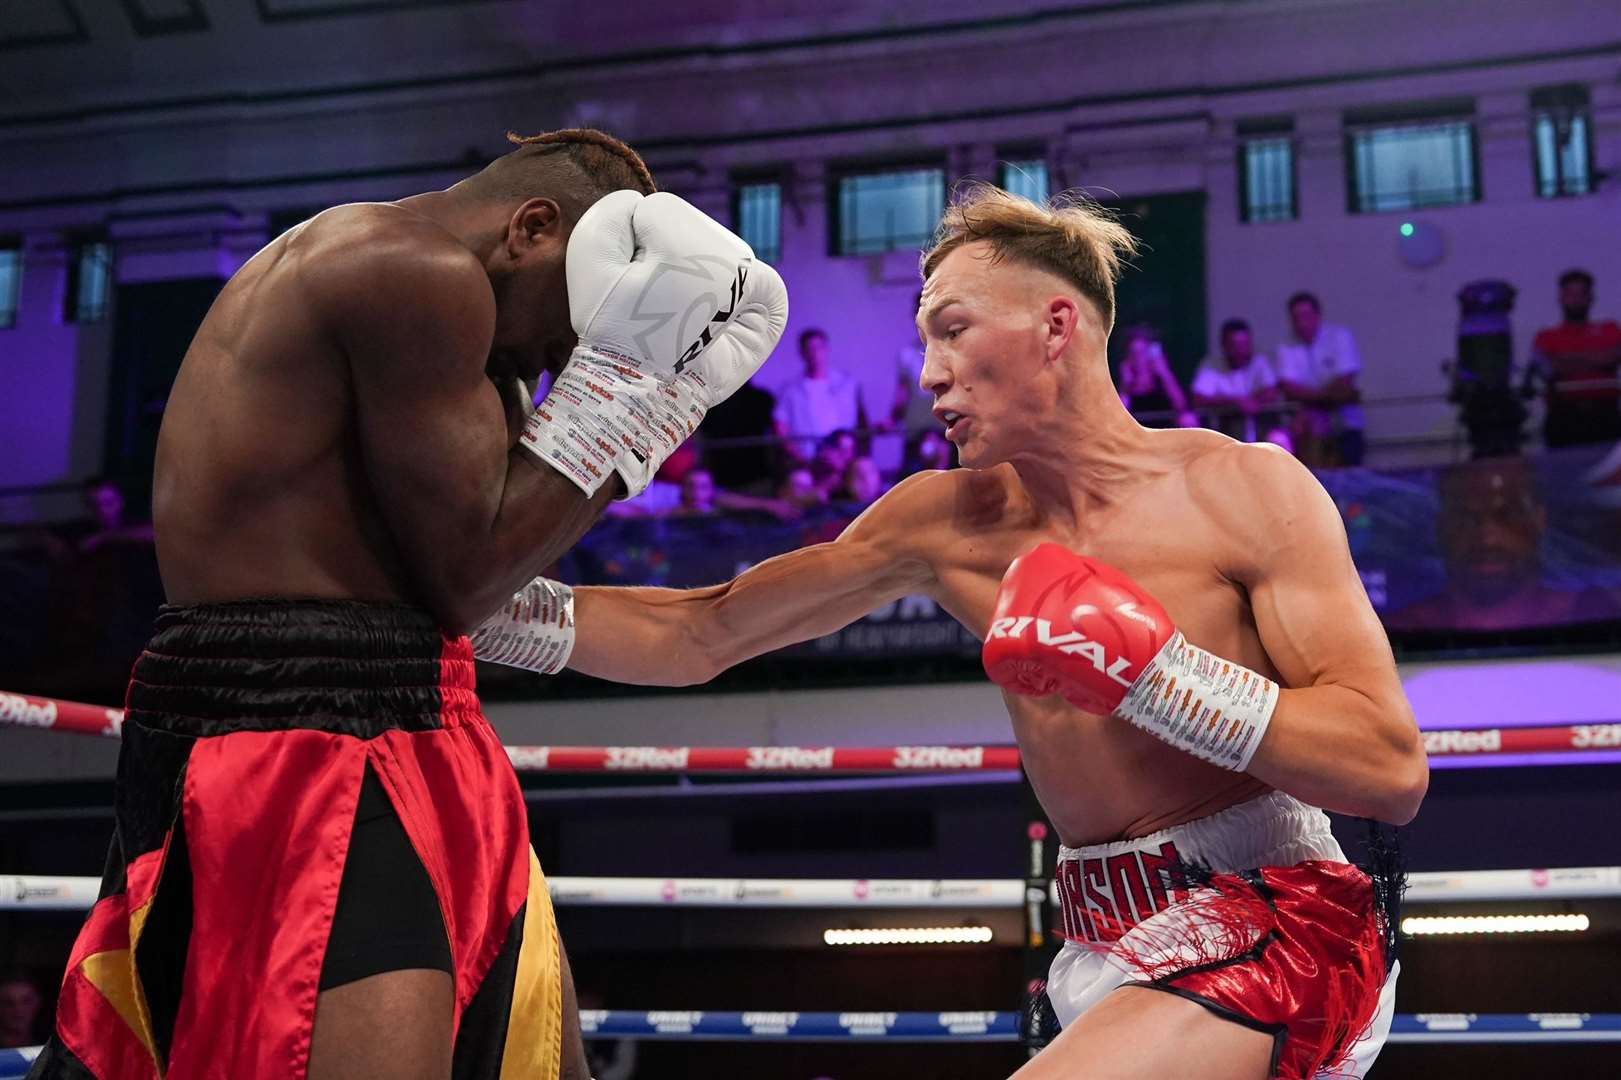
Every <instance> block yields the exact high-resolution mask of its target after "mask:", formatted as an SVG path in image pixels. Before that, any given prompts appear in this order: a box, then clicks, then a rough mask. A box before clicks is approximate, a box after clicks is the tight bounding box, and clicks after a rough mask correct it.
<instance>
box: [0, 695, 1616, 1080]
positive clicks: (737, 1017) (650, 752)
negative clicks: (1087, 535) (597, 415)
mask: <svg viewBox="0 0 1621 1080" xmlns="http://www.w3.org/2000/svg"><path fill="white" fill-rule="evenodd" d="M123 719H124V715H123V712H122V710H119V709H113V708H106V707H102V706H95V705H86V704H82V703H79V702H70V701H60V700H56V699H52V698H42V697H35V696H32V695H24V694H11V693H4V692H0V726H4V725H11V726H18V727H35V728H42V729H50V730H59V731H69V732H74V733H79V734H90V735H101V736H110V737H114V738H116V737H118V736H119V735H120V734H121V730H122V726H123ZM1424 741H1425V749H1426V750H1427V751H1428V752H1429V753H1430V754H1431V755H1432V757H1435V758H1438V759H1441V760H1442V761H1444V760H1445V759H1446V758H1449V757H1469V758H1474V759H1478V758H1480V757H1483V756H1490V755H1493V754H1526V753H1568V752H1571V751H1585V750H1594V751H1598V750H1614V749H1616V748H1621V723H1599V724H1559V725H1546V726H1539V727H1518V728H1516V727H1495V728H1479V729H1456V730H1440V731H1427V732H1425V733H1424ZM506 750H507V754H508V756H509V757H510V758H511V760H512V764H513V767H514V768H515V769H516V770H517V771H519V772H527V773H540V772H553V773H623V772H633V773H651V774H719V773H758V774H776V775H795V774H799V775H805V774H811V775H815V774H838V773H908V772H914V773H915V772H975V771H982V772H989V771H996V770H1002V771H1007V770H1016V769H1018V768H1019V766H1020V758H1019V752H1018V749H1017V748H1016V747H1011V746H885V747H801V746H786V747H785V746H774V747H763V746H753V747H689V746H665V747H658V746H571V747H563V746H509V747H507V748H506ZM549 884H550V886H551V891H552V899H553V902H554V903H555V904H557V905H558V906H559V907H567V906H617V907H632V906H644V907H654V906H659V907H662V906H675V907H695V908H739V907H748V908H822V909H828V910H861V909H884V908H896V909H898V908H956V909H964V908H967V909H975V910H1006V909H1020V908H1023V907H1024V906H1025V899H1026V898H1025V888H1026V883H1025V882H1023V881H1019V880H1012V879H1009V880H1001V879H877V878H874V879H849V880H838V879H786V878H769V879H767V878H761V879H752V878H624V877H564V876H558V877H552V878H550V879H549ZM100 885H101V882H100V879H99V878H95V877H61V876H58V877H49V876H39V875H0V911H9V910H33V911H71V910H84V909H87V908H89V907H90V906H91V905H92V904H94V903H95V901H96V898H97V895H98V892H99V889H100ZM1578 897H1611V898H1613V897H1621V866H1594V867H1564V868H1554V869H1515V870H1473V871H1453V872H1430V873H1413V874H1411V875H1410V878H1409V890H1408V893H1407V896H1406V902H1408V903H1411V904H1433V903H1446V902H1453V901H1516V900H1522V901H1523V900H1557V899H1572V898H1578ZM1049 900H1050V901H1051V902H1052V903H1056V902H1057V896H1056V887H1052V888H1050V889H1049ZM1020 1023H1021V1018H1020V1015H1019V1014H1018V1013H1014V1012H974V1011H964V1012H942V1013H926V1012H766V1011H758V1012H708V1011H704V1012H698V1011H683V1010H648V1011H635V1010H611V1011H609V1010H582V1011H581V1024H582V1028H583V1030H584V1032H585V1033H586V1034H587V1035H588V1036H593V1037H598V1038H624V1039H638V1040H641V1039H705V1040H729V1041H743V1040H750V1041H839V1040H865V1041H872V1040H879V1041H889V1042H922V1043H928V1042H944V1041H958V1040H970V1041H985V1042H1018V1041H1020V1039H1021V1038H1022V1034H1021V1030H1020ZM1390 1041H1391V1042H1393V1043H1421V1042H1422V1043H1506V1042H1543V1043H1558V1042H1621V1013H1531V1014H1485V1013H1483V1014H1473V1013H1470V1014H1429V1013H1420V1014H1403V1015H1398V1016H1397V1017H1396V1018H1395V1022H1394V1025H1393V1026H1392V1029H1391V1033H1390ZM37 1052H38V1048H28V1049H23V1050H0V1080H11V1078H14V1077H20V1076H22V1075H23V1074H24V1073H25V1072H26V1071H27V1068H28V1063H29V1062H30V1061H31V1060H32V1058H33V1056H34V1055H35V1054H36V1053H37Z"/></svg>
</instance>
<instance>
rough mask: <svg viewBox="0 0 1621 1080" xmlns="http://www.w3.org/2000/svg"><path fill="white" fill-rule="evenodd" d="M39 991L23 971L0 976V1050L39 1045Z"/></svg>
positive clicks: (5, 973) (40, 1000)
mask: <svg viewBox="0 0 1621 1080" xmlns="http://www.w3.org/2000/svg"><path fill="white" fill-rule="evenodd" d="M42 1000H43V999H42V998H41V997H40V993H39V988H38V987H37V986H35V985H34V981H33V980H32V979H30V978H29V977H28V976H26V975H24V974H23V973H22V972H20V971H8V972H4V973H3V974H0V1049H5V1050H10V1049H14V1048H16V1047H19V1046H38V1045H39V1044H40V1042H41V1040H40V1038H39V1032H38V1031H37V1030H35V1029H36V1027H37V1026H38V1024H39V1011H40V1005H41V1002H42Z"/></svg>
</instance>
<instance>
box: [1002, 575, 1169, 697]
mask: <svg viewBox="0 0 1621 1080" xmlns="http://www.w3.org/2000/svg"><path fill="white" fill-rule="evenodd" d="M1175 633H1176V627H1175V626H1173V625H1172V624H1171V617H1170V616H1169V615H1167V614H1166V613H1165V609H1164V608H1162V607H1160V605H1159V601H1157V600H1155V599H1154V598H1153V597H1152V596H1149V595H1148V594H1147V593H1146V592H1144V591H1143V590H1142V589H1141V588H1140V587H1139V586H1138V585H1137V583H1136V582H1134V581H1132V580H1131V579H1130V578H1129V577H1127V576H1126V575H1125V574H1123V573H1121V572H1120V571H1119V570H1116V569H1115V568H1114V567H1112V566H1109V565H1108V564H1106V563H1101V562H1098V561H1097V560H1096V559H1091V558H1088V557H1086V556H1085V555H1077V554H1075V553H1074V552H1073V551H1070V550H1069V549H1068V548H1066V547H1064V546H1063V545H1061V544H1050V543H1049V544H1041V545H1040V546H1038V547H1036V548H1035V549H1034V550H1033V551H1030V552H1027V553H1026V554H1024V555H1022V556H1020V557H1019V558H1017V559H1015V560H1013V565H1012V566H1010V567H1008V570H1007V573H1006V574H1005V575H1003V577H1002V587H1001V588H1000V589H999V590H997V593H996V610H995V611H994V612H993V613H992V616H991V628H990V630H989V631H988V632H987V633H986V635H985V648H984V651H983V653H982V654H981V658H982V659H983V661H984V664H985V673H986V674H987V675H989V676H990V677H991V681H992V682H994V683H996V684H997V685H998V686H1001V687H1003V688H1004V689H1007V690H1011V691H1012V692H1013V693H1015V694H1028V695H1031V696H1032V697H1046V696H1047V695H1049V694H1062V695H1064V698H1065V700H1067V701H1068V702H1069V703H1070V704H1072V705H1074V706H1075V707H1076V708H1078V709H1084V710H1085V711H1086V712H1089V713H1096V714H1098V715H1100V716H1107V715H1109V714H1110V713H1112V712H1114V711H1115V710H1116V709H1117V708H1119V707H1120V703H1121V701H1123V700H1124V699H1125V696H1126V691H1127V690H1128V689H1130V687H1131V684H1132V683H1133V682H1135V681H1136V679H1137V676H1138V675H1140V674H1141V673H1142V670H1143V668H1144V667H1146V666H1147V665H1148V662H1149V661H1150V660H1152V659H1154V657H1155V655H1156V654H1157V653H1158V652H1159V651H1160V649H1162V648H1164V646H1165V643H1166V642H1167V641H1169V640H1170V639H1171V636H1172V635H1173V634H1175Z"/></svg>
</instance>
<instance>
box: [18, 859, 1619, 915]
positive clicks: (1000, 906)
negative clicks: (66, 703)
mask: <svg viewBox="0 0 1621 1080" xmlns="http://www.w3.org/2000/svg"><path fill="white" fill-rule="evenodd" d="M547 883H548V884H549V885H550V886H551V893H552V903H554V904H556V905H557V906H558V907H697V908H824V909H828V910H838V911H857V910H863V909H874V908H971V909H974V910H979V911H1005V910H1018V909H1020V908H1022V907H1023V906H1024V901H1025V892H1024V890H1025V884H1024V882H1022V881H1018V880H1015V879H1011V878H1010V879H1005V880H1003V879H997V878H955V879H953V878H849V879H838V878H656V877H647V878H634V877H566V876H562V875H559V876H556V877H549V878H548V879H547ZM100 887H101V879H100V878H97V877H62V876H55V877H53V876H46V875H34V874H0V911H82V910H86V909H88V908H89V907H90V906H91V905H92V904H94V903H95V902H96V895H97V892H98V891H99V889H100ZM1616 897H1621V866H1571V867H1559V868H1554V869H1526V870H1455V871H1439V872H1435V871H1431V872H1414V873H1412V874H1409V875H1408V890H1407V894H1406V896H1405V897H1404V898H1403V901H1402V902H1403V903H1404V904H1447V903H1458V902H1474V901H1516V900H1574V899H1579V898H1596V899H1603V898H1611V899H1613V898H1616ZM1048 899H1049V900H1050V901H1051V902H1052V903H1054V904H1056V903H1057V902H1058V896H1057V886H1056V885H1055V886H1052V887H1051V888H1050V890H1049V895H1048Z"/></svg>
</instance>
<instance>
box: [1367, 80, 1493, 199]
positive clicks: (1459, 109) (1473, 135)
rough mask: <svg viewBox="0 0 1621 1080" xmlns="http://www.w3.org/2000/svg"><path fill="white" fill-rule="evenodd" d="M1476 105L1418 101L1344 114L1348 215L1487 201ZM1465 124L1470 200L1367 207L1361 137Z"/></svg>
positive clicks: (1466, 101)
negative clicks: (1361, 183) (1360, 169)
mask: <svg viewBox="0 0 1621 1080" xmlns="http://www.w3.org/2000/svg"><path fill="white" fill-rule="evenodd" d="M1476 120H1477V116H1476V111H1475V102H1474V99H1472V98H1448V99H1446V100H1443V101H1430V102H1418V103H1414V104H1410V105H1395V106H1383V107H1375V108H1366V109H1348V110H1346V112H1345V113H1344V114H1343V115H1342V128H1343V147H1344V154H1345V210H1346V213H1348V214H1354V215H1357V216H1361V215H1364V214H1406V213H1411V212H1413V211H1416V210H1445V209H1448V208H1450V207H1454V206H1472V205H1474V204H1476V203H1480V202H1484V201H1485V199H1486V189H1485V184H1484V177H1483V176H1482V175H1481V169H1480V129H1479V127H1478V125H1477V123H1476ZM1446 124H1462V125H1463V127H1464V129H1465V131H1466V132H1467V134H1468V139H1469V146H1468V167H1469V173H1468V180H1469V191H1468V194H1467V197H1465V198H1461V199H1456V200H1453V201H1449V202H1424V201H1416V202H1410V203H1408V204H1406V205H1403V206H1363V205H1362V202H1363V201H1364V199H1363V196H1364V193H1363V192H1362V191H1361V190H1360V189H1359V187H1358V185H1357V153H1356V145H1357V144H1356V139H1357V136H1358V135H1360V134H1363V133H1365V132H1369V131H1372V130H1374V129H1380V128H1387V129H1398V128H1421V127H1438V126H1441V125H1446Z"/></svg>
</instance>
